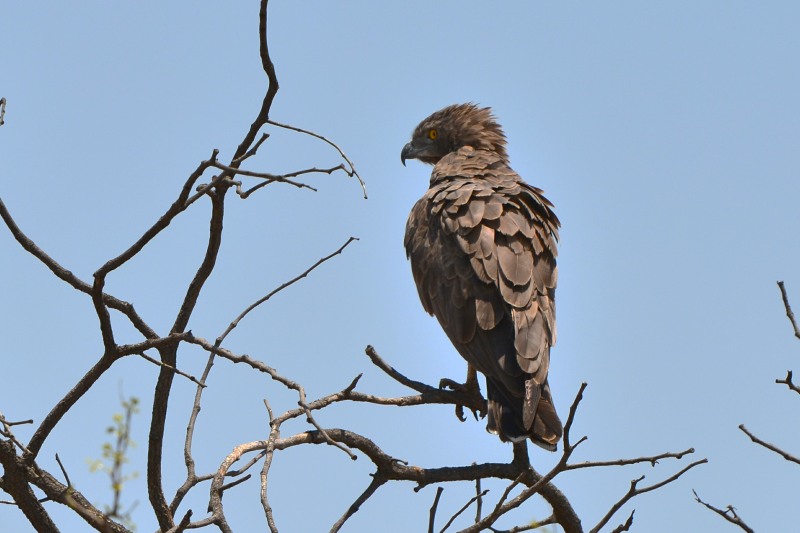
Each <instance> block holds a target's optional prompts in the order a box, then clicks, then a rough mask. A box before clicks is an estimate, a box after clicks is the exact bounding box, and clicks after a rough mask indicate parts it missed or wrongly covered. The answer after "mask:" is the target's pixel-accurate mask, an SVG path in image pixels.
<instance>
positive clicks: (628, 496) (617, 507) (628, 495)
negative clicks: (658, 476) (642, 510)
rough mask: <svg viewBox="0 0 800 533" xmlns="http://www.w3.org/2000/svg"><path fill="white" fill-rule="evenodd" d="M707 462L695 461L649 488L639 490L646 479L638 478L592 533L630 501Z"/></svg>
mask: <svg viewBox="0 0 800 533" xmlns="http://www.w3.org/2000/svg"><path fill="white" fill-rule="evenodd" d="M707 462H708V459H700V460H699V461H695V462H693V463H690V464H688V465H686V466H685V467H684V468H683V469H681V470H680V471H678V472H677V473H675V474H673V475H672V476H670V477H668V478H667V479H664V480H662V481H659V482H658V483H654V484H652V485H648V486H646V487H643V488H638V485H639V482H640V481H642V480H643V479H644V476H640V477H638V478H636V479H633V480H631V486H630V488H629V489H628V492H626V493H625V495H623V496H622V498H620V499H619V501H617V503H615V504H614V505H613V506H611V509H609V510H608V513H606V515H605V516H604V517H603V518H601V519H600V521H599V522H598V523H597V525H596V526H595V527H593V528H592V529H591V531H590V533H598V532H599V531H600V530H601V529H602V528H603V526H605V525H606V524H607V523H608V521H609V520H611V518H612V517H613V516H614V515H615V514H616V512H617V511H619V510H620V508H621V507H622V506H623V505H625V504H626V503H627V502H628V501H630V500H631V499H633V498H635V497H636V496H638V495H640V494H644V493H646V492H650V491H652V490H656V489H659V488H661V487H663V486H664V485H667V484H669V483H672V482H673V481H675V480H676V479H678V478H679V477H681V476H682V475H683V474H685V473H686V472H688V471H689V470H691V469H692V468H694V467H695V466H698V465H701V464H705V463H707Z"/></svg>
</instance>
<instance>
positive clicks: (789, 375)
mask: <svg viewBox="0 0 800 533" xmlns="http://www.w3.org/2000/svg"><path fill="white" fill-rule="evenodd" d="M775 383H778V384H782V385H786V386H787V387H789V390H793V391H794V392H796V393H798V394H800V387H798V386H797V385H795V384H794V382H793V381H792V371H791V370H787V371H786V377H785V378H783V379H776V380H775Z"/></svg>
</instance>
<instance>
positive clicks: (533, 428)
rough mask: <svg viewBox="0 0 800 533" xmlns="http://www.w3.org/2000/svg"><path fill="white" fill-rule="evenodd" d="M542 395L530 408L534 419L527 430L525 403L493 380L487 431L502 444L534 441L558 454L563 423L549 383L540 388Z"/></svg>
mask: <svg viewBox="0 0 800 533" xmlns="http://www.w3.org/2000/svg"><path fill="white" fill-rule="evenodd" d="M540 393H541V394H540V396H539V398H538V402H537V404H536V405H533V406H530V407H529V409H531V412H532V413H533V417H532V422H531V423H529V425H527V427H526V424H525V422H523V404H524V403H525V402H524V400H523V399H522V398H512V397H511V395H510V394H509V393H508V392H507V391H506V390H504V388H503V387H500V386H498V385H496V384H495V383H493V382H492V380H487V383H486V395H487V397H488V404H489V405H488V411H489V413H488V421H487V424H486V429H487V430H488V431H489V432H490V433H495V434H497V435H499V436H500V439H501V440H503V441H512V442H521V441H523V440H525V439H531V441H532V442H533V443H534V444H536V445H537V446H540V447H542V448H544V449H545V450H549V451H555V450H556V444H558V441H559V440H561V434H562V433H563V428H562V426H561V420H560V419H559V418H558V413H556V409H555V406H554V405H553V397H552V395H551V394H550V386H549V385H548V384H547V382H545V383H544V384H543V385H541V388H540ZM525 410H526V411H527V409H525ZM524 418H528V416H526V417H524Z"/></svg>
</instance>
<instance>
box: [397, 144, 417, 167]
mask: <svg viewBox="0 0 800 533" xmlns="http://www.w3.org/2000/svg"><path fill="white" fill-rule="evenodd" d="M416 157H417V149H416V148H415V147H414V145H413V144H411V143H408V144H406V145H405V146H403V151H402V152H400V162H401V163H403V166H406V159H415V158H416Z"/></svg>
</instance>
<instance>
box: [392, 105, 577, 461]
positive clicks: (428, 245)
mask: <svg viewBox="0 0 800 533" xmlns="http://www.w3.org/2000/svg"><path fill="white" fill-rule="evenodd" d="M505 144H506V139H505V135H504V134H503V131H502V129H501V128H500V125H499V124H498V123H497V122H496V121H495V118H494V116H493V115H492V113H491V110H490V109H489V108H479V107H477V106H475V105H474V104H460V105H452V106H449V107H445V108H444V109H442V110H440V111H437V112H436V113H434V114H432V115H431V116H430V117H428V118H426V119H425V120H423V121H422V122H421V123H420V124H419V126H417V128H416V129H415V130H414V133H413V135H412V138H411V142H409V143H408V144H406V145H405V146H404V147H403V151H402V153H401V156H400V157H401V160H402V161H403V164H405V160H406V159H419V160H420V161H422V162H424V163H428V164H431V165H433V172H432V174H431V181H430V188H429V189H428V191H427V192H426V193H425V195H424V196H423V197H422V198H421V199H420V200H419V201H418V202H417V203H416V205H414V207H413V209H412V210H411V214H410V215H409V217H408V223H407V225H406V235H405V247H406V253H407V255H408V258H409V259H410V261H411V271H412V273H413V275H414V281H415V282H416V284H417V290H418V291H419V297H420V299H421V300H422V306H423V307H424V308H425V310H426V311H427V312H428V313H430V314H431V315H434V316H436V318H437V319H438V320H439V323H440V324H441V326H442V328H443V329H444V331H445V333H447V336H448V337H449V338H450V340H451V341H452V343H453V345H454V346H455V348H456V349H457V350H458V352H459V353H460V354H461V355H462V356H463V357H464V359H466V360H467V362H468V363H469V364H470V365H472V366H473V367H474V368H476V369H477V370H479V371H480V372H481V373H483V374H484V375H485V376H486V382H487V397H488V416H489V418H488V421H487V426H486V429H487V430H488V431H490V432H492V433H496V434H498V435H499V436H500V438H501V439H502V440H503V441H508V440H511V441H522V440H525V439H526V438H530V439H531V440H532V441H533V442H535V443H536V444H538V445H539V446H542V447H543V448H546V449H549V450H555V449H556V443H557V442H558V441H559V439H560V438H561V433H562V427H561V421H560V420H559V418H558V415H557V414H556V410H555V407H554V406H553V399H552V396H551V395H550V387H549V385H548V383H547V372H548V369H549V367H550V347H551V346H552V345H553V344H555V341H556V318H555V300H554V298H555V288H556V278H557V268H556V241H557V240H558V227H559V222H558V218H556V215H555V213H553V211H552V209H551V208H552V204H551V203H550V202H549V201H548V200H547V199H546V198H545V197H544V196H543V195H542V191H541V190H540V189H537V188H536V187H532V186H530V185H528V184H527V183H525V182H524V181H522V178H520V177H519V176H518V175H517V173H516V172H514V171H513V170H512V169H511V167H509V165H508V155H507V153H506V149H505Z"/></svg>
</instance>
